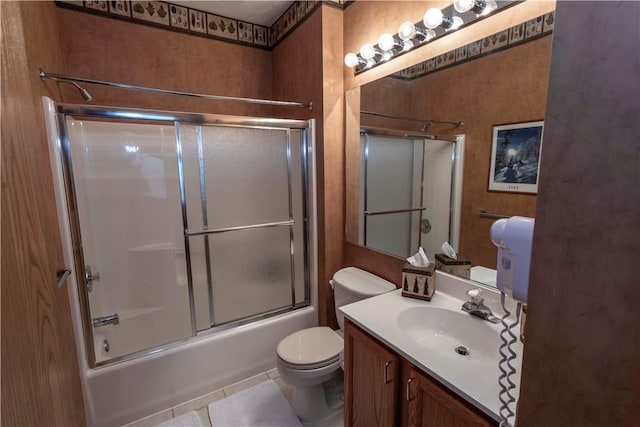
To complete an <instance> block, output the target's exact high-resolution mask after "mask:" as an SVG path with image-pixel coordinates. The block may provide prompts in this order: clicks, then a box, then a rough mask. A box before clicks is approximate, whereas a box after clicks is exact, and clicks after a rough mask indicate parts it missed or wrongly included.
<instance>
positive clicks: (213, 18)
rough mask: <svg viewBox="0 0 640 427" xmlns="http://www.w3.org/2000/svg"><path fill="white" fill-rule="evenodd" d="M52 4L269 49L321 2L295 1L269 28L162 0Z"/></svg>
mask: <svg viewBox="0 0 640 427" xmlns="http://www.w3.org/2000/svg"><path fill="white" fill-rule="evenodd" d="M55 3H56V5H57V6H59V7H64V8H68V9H73V10H78V11H81V12H86V13H91V14H97V15H101V16H106V17H110V18H115V19H120V20H124V21H128V22H133V23H137V24H143V25H151V26H154V27H161V28H165V29H167V30H171V31H177V32H181V33H188V34H192V35H197V36H200V37H207V38H211V39H216V40H221V41H225V42H230V43H237V44H242V45H246V46H251V47H256V48H260V49H268V50H271V49H273V47H275V46H276V45H277V44H278V43H279V42H280V41H282V40H283V39H284V38H285V37H286V36H287V35H289V33H291V32H292V31H293V30H294V29H295V28H296V27H297V26H298V24H301V23H302V21H304V20H305V19H306V18H307V17H308V16H309V15H310V14H311V12H313V11H314V10H315V9H316V7H318V6H319V5H320V4H321V3H322V2H321V1H318V0H303V1H295V2H293V4H292V5H291V6H290V7H289V8H288V9H287V10H286V11H285V12H284V13H283V14H282V15H281V16H280V17H279V18H278V19H276V21H275V22H274V23H273V25H271V27H265V26H262V25H258V24H254V23H251V22H246V21H241V20H238V19H235V18H229V17H226V16H221V15H214V14H212V13H208V12H205V11H202V10H198V9H194V8H191V7H186V6H181V5H177V4H173V3H169V2H165V1H140V0H86V1H74V0H56V2H55ZM345 3H347V4H348V2H347V1H346V0H329V1H326V2H325V4H327V5H330V6H333V7H339V8H343V7H345Z"/></svg>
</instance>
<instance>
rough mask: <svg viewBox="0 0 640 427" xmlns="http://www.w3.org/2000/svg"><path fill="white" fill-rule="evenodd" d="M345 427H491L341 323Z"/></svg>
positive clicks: (432, 382)
mask: <svg viewBox="0 0 640 427" xmlns="http://www.w3.org/2000/svg"><path fill="white" fill-rule="evenodd" d="M344 347H345V348H344V356H345V358H344V361H345V365H344V369H345V378H344V384H345V401H344V404H345V407H344V408H345V410H344V414H345V418H344V425H345V427H352V426H353V427H393V426H401V427H466V426H473V427H489V426H492V427H495V426H497V425H498V423H497V422H495V421H494V420H493V419H491V418H489V417H487V416H486V415H484V414H482V413H481V412H479V411H478V410H476V409H475V408H473V407H471V406H470V405H469V404H467V403H466V402H464V401H462V400H461V399H460V398H458V397H457V396H456V395H454V394H453V393H452V392H450V391H448V390H447V389H446V388H444V387H443V386H441V385H440V384H438V383H437V382H436V381H435V380H433V379H431V378H430V377H429V376H428V375H427V374H425V373H423V372H422V371H421V370H420V369H418V368H416V367H415V366H413V365H412V364H411V363H409V362H408V361H406V360H405V359H403V358H401V357H400V356H398V355H396V354H395V353H394V352H392V351H391V350H389V349H388V348H387V347H386V346H385V345H384V344H382V343H380V342H379V341H378V340H376V339H375V338H373V337H371V336H370V335H368V334H367V333H366V332H364V331H362V330H361V329H360V328H358V327H357V326H355V325H354V324H353V323H351V322H349V321H348V320H347V319H345V334H344Z"/></svg>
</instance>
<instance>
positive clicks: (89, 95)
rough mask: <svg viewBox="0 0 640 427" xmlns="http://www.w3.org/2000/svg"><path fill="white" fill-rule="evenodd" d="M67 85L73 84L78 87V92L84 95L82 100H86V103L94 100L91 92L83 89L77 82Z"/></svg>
mask: <svg viewBox="0 0 640 427" xmlns="http://www.w3.org/2000/svg"><path fill="white" fill-rule="evenodd" d="M66 83H71V84H72V85H74V86H75V87H77V88H78V90H79V91H80V94H81V95H82V99H84V100H85V101H87V102H89V101H91V100H92V99H93V96H91V94H90V93H89V91H88V90H86V89H85V88H83V87H82V86H80V85H79V84H78V83H76V82H66Z"/></svg>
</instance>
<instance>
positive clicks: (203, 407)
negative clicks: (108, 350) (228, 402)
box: [125, 369, 344, 427]
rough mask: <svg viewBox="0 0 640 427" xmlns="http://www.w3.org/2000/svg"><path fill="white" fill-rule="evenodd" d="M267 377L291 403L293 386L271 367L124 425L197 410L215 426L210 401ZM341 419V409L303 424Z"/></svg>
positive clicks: (146, 424) (335, 426)
mask: <svg viewBox="0 0 640 427" xmlns="http://www.w3.org/2000/svg"><path fill="white" fill-rule="evenodd" d="M269 379H272V380H273V381H274V382H275V383H276V384H277V385H278V387H280V391H281V392H282V394H283V395H284V397H285V398H286V399H287V401H288V402H289V404H291V399H292V397H293V388H292V387H291V386H290V385H288V384H286V383H285V382H284V381H282V379H281V378H280V376H279V375H278V370H277V369H272V370H270V371H267V372H265V373H263V374H260V375H256V376H254V377H251V378H247V379H246V380H244V381H240V382H238V383H235V384H232V385H230V386H228V387H224V388H222V389H220V390H217V391H214V392H212V393H208V394H205V395H204V396H200V397H198V398H196V399H193V400H190V401H188V402H185V403H182V404H180V405H178V406H174V407H173V408H170V409H165V410H164V411H161V412H157V413H155V414H153V415H151V416H149V417H146V418H143V419H141V420H138V421H135V422H133V423H131V424H127V425H126V426H125V427H153V426H155V425H156V424H159V423H161V422H164V421H167V420H170V419H172V418H175V417H178V416H180V415H182V414H185V413H187V412H189V411H196V412H198V415H200V419H201V420H202V425H204V426H211V427H215V426H212V425H211V421H210V420H209V412H208V410H207V406H208V405H209V404H210V403H211V402H215V401H217V400H221V399H224V398H225V397H229V396H231V395H232V394H234V393H237V392H239V391H242V390H245V389H247V388H249V387H252V386H254V385H256V384H260V383H261V382H263V381H267V380H269ZM343 419H344V411H342V410H341V411H340V412H337V413H336V414H335V415H333V416H331V417H329V418H327V419H325V420H322V421H320V422H318V423H314V424H305V427H343V426H344V420H343Z"/></svg>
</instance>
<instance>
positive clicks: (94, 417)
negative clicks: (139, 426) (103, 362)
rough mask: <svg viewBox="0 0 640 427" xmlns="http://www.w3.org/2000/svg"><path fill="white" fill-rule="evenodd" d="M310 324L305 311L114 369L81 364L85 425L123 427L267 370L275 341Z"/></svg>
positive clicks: (310, 311)
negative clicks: (122, 426)
mask: <svg viewBox="0 0 640 427" xmlns="http://www.w3.org/2000/svg"><path fill="white" fill-rule="evenodd" d="M77 314H78V315H79V313H77ZM315 324H317V316H316V310H315V308H314V307H307V308H304V309H300V310H296V311H293V312H290V313H287V314H283V315H280V316H276V317H272V318H269V319H266V320H263V321H260V322H255V323H251V324H247V325H244V326H239V327H236V328H233V329H229V330H226V331H222V332H218V333H215V334H212V335H209V336H204V337H196V338H192V339H190V340H189V341H186V342H184V343H182V344H178V345H175V346H174V347H173V348H170V349H167V350H164V351H161V352H158V353H156V354H152V355H147V356H143V357H140V358H137V359H134V360H129V361H125V362H121V363H117V364H115V365H109V366H105V367H102V368H96V369H89V368H87V367H86V362H85V363H84V365H85V366H84V367H83V368H82V371H83V372H82V374H83V383H84V384H83V385H84V388H85V391H84V392H85V396H84V400H85V413H86V416H87V423H88V425H91V426H104V427H106V426H119V425H123V424H126V423H129V422H131V421H135V420H137V419H139V418H142V417H145V416H147V415H150V414H153V413H155V412H158V411H160V410H163V409H166V408H170V407H172V406H175V405H177V404H179V403H182V402H185V401H187V400H190V399H193V398H195V397H198V396H200V395H203V394H205V393H208V392H210V391H214V390H217V389H219V388H221V387H224V386H226V385H229V384H232V383H234V382H237V381H239V380H241V379H244V378H247V377H249V376H252V375H255V374H258V373H260V372H264V371H266V370H268V369H271V368H273V367H274V366H275V363H276V345H277V344H278V342H279V341H280V340H281V339H282V338H284V337H285V336H287V335H288V334H290V333H292V332H294V331H297V330H300V329H303V328H307V327H310V326H313V325H315ZM81 362H82V360H81ZM82 365H83V363H81V366H82Z"/></svg>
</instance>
